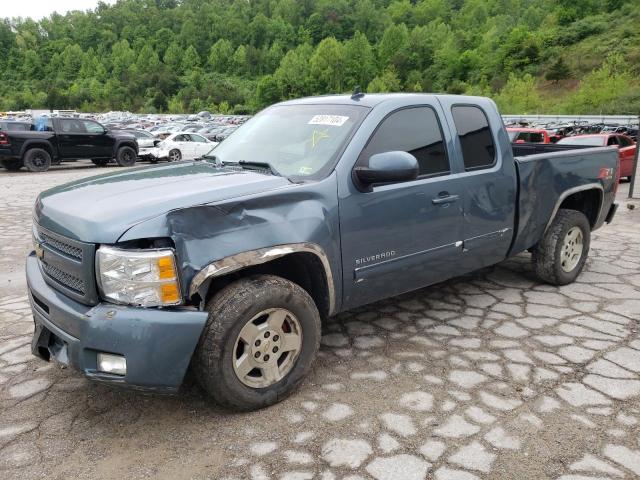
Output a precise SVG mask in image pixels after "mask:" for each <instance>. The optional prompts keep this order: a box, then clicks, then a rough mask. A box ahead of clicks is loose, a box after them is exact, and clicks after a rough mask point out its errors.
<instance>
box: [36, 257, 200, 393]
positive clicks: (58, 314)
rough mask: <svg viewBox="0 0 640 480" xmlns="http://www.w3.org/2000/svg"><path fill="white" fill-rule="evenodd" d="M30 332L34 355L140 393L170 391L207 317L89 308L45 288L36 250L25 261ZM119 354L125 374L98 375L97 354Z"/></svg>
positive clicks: (150, 310)
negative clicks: (32, 333) (32, 329)
mask: <svg viewBox="0 0 640 480" xmlns="http://www.w3.org/2000/svg"><path fill="white" fill-rule="evenodd" d="M27 285H28V288H29V301H30V303H31V310H32V312H33V319H34V323H35V332H34V335H33V340H32V344H31V349H32V352H33V354H34V355H36V356H39V357H41V358H44V359H45V360H49V359H51V358H54V359H56V360H57V361H59V362H61V363H63V364H66V365H69V366H71V367H73V368H75V369H77V370H79V371H80V372H82V373H83V374H84V375H86V376H87V377H88V378H90V379H92V380H96V381H100V382H105V383H109V384H113V385H120V386H124V387H129V388H135V389H140V390H150V391H158V392H175V391H176V390H177V389H178V388H179V387H180V385H181V384H182V380H183V378H184V375H185V373H186V371H187V368H188V366H189V362H190V361H191V356H192V354H193V351H194V350H195V347H196V345H197V343H198V339H199V338H200V334H201V332H202V329H203V328H204V325H205V322H206V321H207V317H208V315H207V313H206V312H200V311H195V310H184V309H171V310H169V309H165V310H163V309H157V308H137V307H126V306H121V305H113V304H109V303H100V304H98V305H96V306H95V307H89V306H87V305H83V304H81V303H78V302H76V301H74V300H72V299H70V298H69V297H66V296H65V295H63V294H62V293H60V292H58V291H57V290H55V289H53V288H52V287H50V286H49V285H48V284H47V283H46V282H45V280H44V278H43V277H42V273H41V271H40V267H39V266H38V261H37V259H36V256H35V252H32V253H31V254H30V255H29V256H28V257H27ZM98 352H106V353H112V354H117V355H124V357H125V358H126V361H127V373H126V375H125V376H120V375H112V374H107V373H101V372H98V371H97V354H98Z"/></svg>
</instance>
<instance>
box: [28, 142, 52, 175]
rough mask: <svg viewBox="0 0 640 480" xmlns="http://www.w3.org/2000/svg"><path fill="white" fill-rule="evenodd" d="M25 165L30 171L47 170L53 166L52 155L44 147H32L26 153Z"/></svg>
mask: <svg viewBox="0 0 640 480" xmlns="http://www.w3.org/2000/svg"><path fill="white" fill-rule="evenodd" d="M24 166H25V167H27V170H29V171H30V172H46V171H47V170H49V168H50V167H51V155H49V152H47V151H46V150H43V149H42V148H32V149H31V150H27V153H25V155H24Z"/></svg>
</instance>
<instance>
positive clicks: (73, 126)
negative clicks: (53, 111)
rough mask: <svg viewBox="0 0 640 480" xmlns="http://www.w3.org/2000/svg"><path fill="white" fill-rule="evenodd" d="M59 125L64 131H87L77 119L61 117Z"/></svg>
mask: <svg viewBox="0 0 640 480" xmlns="http://www.w3.org/2000/svg"><path fill="white" fill-rule="evenodd" d="M60 126H61V128H62V131H63V132H64V133H87V131H86V130H85V129H84V126H83V125H82V123H80V122H79V121H78V120H70V119H69V120H68V119H62V120H60Z"/></svg>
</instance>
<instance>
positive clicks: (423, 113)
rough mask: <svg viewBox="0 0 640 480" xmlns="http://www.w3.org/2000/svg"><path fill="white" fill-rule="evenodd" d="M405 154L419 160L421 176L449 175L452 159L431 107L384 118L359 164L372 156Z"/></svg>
mask: <svg viewBox="0 0 640 480" xmlns="http://www.w3.org/2000/svg"><path fill="white" fill-rule="evenodd" d="M392 151H402V152H407V153H410V154H411V155H413V156H414V157H416V159H417V160H418V165H419V166H420V173H419V175H420V176H426V175H441V174H445V173H449V159H448V158H447V154H446V151H445V147H444V142H443V140H442V131H441V130H440V123H439V121H438V117H437V116H436V113H435V112H434V111H433V109H431V108H429V107H413V108H405V109H402V110H398V111H396V112H394V113H392V114H391V115H389V116H388V117H387V118H385V119H384V120H383V121H382V123H381V124H380V126H379V127H378V129H377V130H376V131H375V133H374V134H373V136H372V137H371V139H370V140H369V143H368V144H367V146H366V147H365V149H364V150H363V151H362V154H361V155H360V159H359V160H358V163H359V164H363V163H364V162H365V161H366V160H368V159H369V157H371V156H372V155H375V154H377V153H383V152H392Z"/></svg>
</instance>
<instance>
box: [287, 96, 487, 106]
mask: <svg viewBox="0 0 640 480" xmlns="http://www.w3.org/2000/svg"><path fill="white" fill-rule="evenodd" d="M411 97H415V100H416V102H418V101H420V99H422V100H424V99H425V98H430V99H433V98H434V97H440V98H443V97H453V98H455V99H456V100H457V101H459V102H461V103H464V102H470V103H477V101H478V100H480V99H482V100H486V99H485V98H484V97H472V96H468V95H441V94H435V93H360V94H358V95H320V96H316V97H303V98H296V99H294V100H286V101H284V102H281V103H279V104H278V105H309V104H324V105H331V104H332V105H362V106H364V107H369V108H373V107H375V106H376V105H379V104H381V103H384V102H386V101H389V100H394V99H398V98H405V99H408V98H411Z"/></svg>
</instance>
